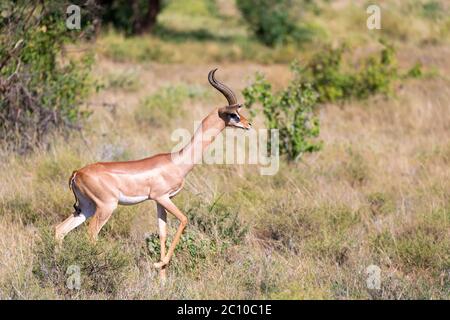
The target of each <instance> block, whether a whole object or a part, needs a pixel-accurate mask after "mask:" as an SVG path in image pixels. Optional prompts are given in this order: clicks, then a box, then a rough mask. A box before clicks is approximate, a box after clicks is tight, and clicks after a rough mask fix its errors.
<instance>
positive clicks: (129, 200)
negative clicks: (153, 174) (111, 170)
mask: <svg viewBox="0 0 450 320" xmlns="http://www.w3.org/2000/svg"><path fill="white" fill-rule="evenodd" d="M148 199H149V198H148V196H126V195H124V194H122V192H120V193H119V204H122V205H132V204H137V203H140V202H143V201H145V200H148Z"/></svg>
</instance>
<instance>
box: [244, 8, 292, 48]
mask: <svg viewBox="0 0 450 320" xmlns="http://www.w3.org/2000/svg"><path fill="white" fill-rule="evenodd" d="M291 5H292V1H291V0H282V1H278V0H238V1H237V6H238V8H239V10H240V11H241V13H242V16H243V18H244V19H245V21H246V22H247V23H248V24H249V27H250V29H251V31H252V32H253V33H254V34H255V36H256V37H257V38H258V39H259V40H260V41H261V42H262V43H264V44H266V45H268V46H274V45H277V44H281V43H284V42H286V41H288V40H289V39H296V38H298V37H299V34H300V29H299V28H298V27H297V26H296V24H295V20H294V18H293V16H292V14H291V12H292V10H291Z"/></svg>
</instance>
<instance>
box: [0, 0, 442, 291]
mask: <svg viewBox="0 0 450 320" xmlns="http://www.w3.org/2000/svg"><path fill="white" fill-rule="evenodd" d="M428 2H429V1H428ZM428 2H427V1H421V2H417V3H418V4H417V5H415V6H413V7H412V8H409V7H408V8H403V7H402V8H398V7H396V6H394V7H392V8H393V9H392V10H395V11H397V13H395V14H398V17H399V18H400V19H401V20H402V21H403V22H401V21H400V22H398V23H407V21H410V18H409V16H404V15H401V14H400V13H401V10H412V11H408V12H410V13H411V12H412V14H414V18H416V16H417V21H418V22H417V21H416V20H415V19H414V21H413V24H414V25H413V29H412V30H417V29H419V30H422V31H421V32H419V33H417V34H415V33H412V32H410V31H407V30H406V31H405V32H406V36H404V35H402V34H401V33H400V34H395V33H393V34H392V35H389V32H390V31H387V30H386V32H387V34H386V36H387V37H391V40H392V41H393V42H394V43H395V45H396V47H397V55H398V56H397V58H398V61H399V64H400V67H402V68H404V69H407V68H409V67H411V66H413V65H414V64H415V62H416V61H421V62H422V63H423V65H424V68H436V69H438V70H440V71H439V73H438V74H435V75H433V76H429V77H418V78H414V79H402V81H401V82H400V84H399V85H397V86H395V88H394V90H395V94H394V95H393V96H390V97H381V96H376V97H372V98H369V99H368V100H365V101H358V100H352V101H348V102H344V103H342V104H339V105H336V104H332V103H329V104H326V105H323V106H321V107H320V110H319V117H320V122H321V136H320V138H321V140H323V142H324V145H323V150H321V151H320V152H319V153H316V154H312V155H306V156H305V157H304V158H303V159H302V161H300V162H299V163H286V162H281V164H280V171H279V172H278V173H277V174H276V175H275V176H261V175H260V174H259V171H258V168H257V167H255V166H252V165H239V166H238V165H236V166H212V165H204V166H198V167H196V168H195V169H194V171H193V172H192V173H191V174H190V175H189V176H188V179H187V183H186V187H185V190H184V191H183V192H181V193H180V194H179V195H178V196H177V197H176V198H175V200H174V201H175V202H176V204H177V205H178V207H179V208H180V209H181V210H182V211H183V212H186V213H187V214H188V216H189V220H190V223H189V224H188V227H187V231H186V233H185V234H184V236H183V238H182V242H181V245H180V247H179V248H178V249H177V252H176V254H175V257H174V260H173V262H172V264H171V265H170V268H169V269H168V270H169V278H168V281H167V283H166V284H165V285H164V287H161V285H160V282H159V277H158V272H157V270H155V269H154V268H153V263H154V262H155V261H156V260H157V259H158V255H159V245H158V242H159V241H158V239H157V237H156V233H157V220H156V209H155V206H154V204H153V203H150V202H146V203H142V204H140V205H137V206H132V207H119V208H118V210H117V211H116V212H115V213H114V215H113V217H112V218H111V220H110V221H109V222H108V223H107V224H106V226H105V227H104V228H103V230H102V231H101V233H100V242H99V243H98V244H97V245H92V244H90V243H89V242H88V241H87V239H86V227H87V225H83V226H81V227H80V228H79V229H78V230H76V231H74V232H73V233H70V234H69V235H68V236H67V238H66V240H67V241H66V242H65V243H64V246H63V248H62V249H61V250H60V251H59V252H58V251H55V250H54V245H53V240H52V238H51V236H50V234H49V233H48V230H50V228H51V227H52V226H53V225H54V224H56V223H57V222H60V221H61V220H62V219H64V218H66V217H67V216H68V215H69V214H70V213H71V212H72V205H73V195H72V193H71V192H70V191H69V189H68V186H67V180H68V177H69V176H70V173H71V172H72V170H74V169H76V168H78V167H80V166H82V165H84V164H87V163H91V162H95V161H105V160H106V161H110V160H127V159H136V158H141V157H144V156H148V155H151V154H155V153H157V152H163V151H168V150H170V149H171V148H172V147H173V145H174V142H173V141H171V140H170V138H171V133H172V130H173V129H174V128H186V129H188V130H190V131H191V132H192V130H193V128H192V124H193V122H194V120H200V119H202V117H203V116H204V115H206V114H207V113H208V112H209V111H210V110H211V109H212V108H214V107H217V106H222V105H223V103H224V100H223V98H222V97H221V96H220V95H218V94H217V93H216V92H215V91H214V90H213V89H212V88H210V86H209V85H208V84H207V80H206V75H207V73H208V71H209V70H210V69H211V68H212V66H213V65H214V66H220V70H219V72H218V78H219V79H220V80H223V81H224V83H226V84H227V85H229V86H230V87H232V88H233V89H235V90H236V92H240V90H242V89H243V88H244V87H245V86H247V85H248V84H249V81H250V79H251V76H252V75H253V74H254V72H255V71H261V72H263V73H264V74H266V75H267V78H268V80H269V81H270V82H271V83H272V84H273V86H274V88H277V89H278V88H282V87H283V86H285V85H286V84H287V83H288V82H289V79H290V78H289V77H290V72H289V66H288V64H287V63H286V64H285V63H284V62H290V60H291V58H293V57H300V58H302V59H308V57H310V56H311V55H312V54H313V52H314V50H317V49H315V48H313V45H312V44H311V45H308V44H305V45H304V46H303V47H302V49H299V47H298V46H292V47H283V48H275V49H268V48H265V47H263V46H262V45H260V44H258V43H256V42H255V41H254V40H253V39H252V38H248V35H247V33H246V32H247V31H246V29H245V27H244V26H243V25H240V24H239V18H238V17H237V16H235V15H232V16H231V18H230V19H228V20H227V19H226V17H228V16H225V15H222V14H221V8H220V6H219V7H218V8H217V13H215V14H208V15H206V16H205V13H204V12H205V11H203V10H206V9H204V8H206V7H202V8H201V9H195V8H193V9H192V10H194V9H195V10H196V12H197V13H195V15H194V16H193V17H195V18H192V19H191V20H192V22H190V24H189V26H188V27H187V28H186V30H187V31H189V32H198V30H199V29H200V28H201V27H202V26H203V25H204V24H203V23H210V24H211V26H214V24H215V23H216V24H218V23H220V22H221V21H225V20H227V21H225V22H224V23H226V24H225V26H226V27H224V28H221V29H220V30H218V29H217V25H216V27H215V28H216V29H217V30H218V32H217V34H214V36H213V37H212V38H211V37H210V35H206V34H203V35H201V34H198V33H193V34H192V37H190V38H188V39H187V40H183V37H182V36H179V37H178V38H176V35H175V39H173V38H172V39H170V38H171V37H172V36H170V37H169V36H168V35H167V32H168V31H167V30H169V31H170V32H172V35H173V34H174V33H173V31H174V30H175V31H177V32H179V31H180V30H179V29H178V30H177V28H180V26H182V25H183V24H184V23H185V22H186V20H187V19H186V15H185V14H183V12H184V11H183V10H185V9H184V8H179V7H178V8H177V7H175V8H174V7H172V8H170V7H169V8H167V9H166V10H167V11H165V13H164V15H163V16H161V25H162V26H164V27H165V28H166V30H165V32H166V35H167V36H166V37H164V36H162V35H156V36H145V37H142V38H123V37H121V36H119V35H117V34H114V33H109V34H105V35H102V36H101V38H100V40H99V46H98V50H99V52H100V56H99V57H98V61H97V63H96V69H95V74H97V75H99V77H100V79H103V81H104V83H105V85H104V89H103V90H101V91H100V92H99V93H97V94H95V95H93V96H92V97H91V98H90V100H89V103H88V104H89V106H90V108H91V109H92V111H93V114H92V116H91V118H90V119H89V120H88V122H87V123H86V124H85V126H84V128H83V130H82V134H80V132H73V133H72V134H71V135H70V136H68V137H63V136H58V135H55V136H54V137H52V139H51V141H52V143H51V145H50V146H49V147H48V148H46V149H43V148H42V149H39V148H37V149H36V151H35V152H34V153H31V154H29V155H26V156H19V155H16V154H12V153H9V152H8V151H7V150H2V151H1V152H0V157H1V161H0V181H1V183H0V265H1V266H2V267H1V268H0V298H2V299H33V298H39V299H45V298H47V299H57V298H60V299H96V298H100V299H187V298H191V299H206V298H209V299H213V298H217V299H221V298H224V299H246V298H248V299H267V298H273V299H448V298H450V296H449V290H450V277H449V276H448V271H449V268H450V257H449V252H450V243H449V240H448V239H450V237H449V230H450V229H449V219H450V192H449V191H450V183H449V181H450V170H449V168H450V167H449V164H450V143H449V142H448V137H449V135H450V132H449V130H450V128H449V126H448V119H447V118H446V117H445V116H443V115H446V114H448V101H449V98H450V91H449V89H448V88H449V86H448V84H449V82H448V81H449V79H448V78H446V77H445V74H448V73H449V72H450V67H449V66H450V61H449V55H448V54H447V53H448V39H447V38H446V37H445V36H443V35H442V34H441V31H440V30H442V28H443V26H444V21H445V19H446V18H445V17H439V16H438V17H435V18H434V16H433V15H434V14H435V13H433V12H434V11H433V10H434V9H430V8H428V9H424V10H425V12H426V13H424V14H422V13H421V12H422V11H421V10H422V9H420V8H421V5H426V3H428ZM419 4H420V5H419ZM442 4H443V2H442ZM178 5H179V4H177V6H178ZM391 5H392V4H391V2H389V6H391ZM360 9H361V8H360V7H356V6H354V5H351V7H344V8H341V9H339V8H335V7H333V6H331V7H321V11H319V14H317V15H316V14H311V15H308V19H311V23H314V24H316V25H319V26H320V27H321V28H322V29H324V30H325V31H326V33H327V34H328V37H330V39H333V41H341V40H342V39H347V40H348V41H349V42H350V45H351V46H352V47H354V48H356V49H357V50H356V54H355V57H354V59H355V61H357V60H358V58H360V56H364V55H365V54H367V53H370V52H372V50H373V48H374V47H375V43H376V41H377V38H378V35H374V34H372V33H368V31H367V30H366V29H364V28H361V27H359V21H362V22H363V23H365V19H364V17H365V10H363V9H361V10H360ZM207 10H211V9H207ZM359 10H360V11H361V12H360V11H359ZM430 10H431V11H430ZM207 12H210V11H207ZM333 13H334V14H333ZM332 14H333V15H332ZM393 14H394V13H393ZM330 16H332V17H333V19H330V18H329V17H330ZM169 17H175V18H174V19H169ZM352 17H353V18H352ZM431 17H433V18H431ZM350 18H352V19H350ZM222 19H224V20H222ZM404 19H406V20H404ZM387 20H389V17H388V18H387ZM169 21H170V22H169ZM405 21H406V22H405ZM387 23H388V24H387V25H386V27H387V26H389V21H387ZM432 26H439V28H437V29H433V28H434V27H432ZM216 29H214V28H212V29H211V30H216ZM196 30H197V31H196ZM163 31H164V30H163ZM187 31H186V32H187ZM399 32H402V31H401V30H400V31H399ZM331 35H333V37H332V38H331ZM202 37H203V38H202ZM433 37H435V38H436V40H437V41H428V40H429V39H431V38H433ZM199 38H200V39H199ZM239 39H242V40H239ZM326 39H327V37H326V36H325V37H324V38H321V41H326ZM244 40H245V41H244ZM114 46H117V47H116V48H114ZM158 46H159V49H155V48H157V47H158ZM145 48H147V49H145ZM151 48H153V49H151ZM242 48H248V51H246V50H243V49H242ZM241 49H242V51H239V50H241ZM114 50H115V51H114ZM146 50H150V51H148V52H147V53H148V55H147V53H146ZM151 50H156V51H154V52H153V53H152V51H151ZM158 50H160V51H158ZM233 50H235V52H237V53H233V52H234V51H233ZM252 50H253V51H252ZM155 52H156V53H155ZM166 53H167V55H166ZM152 54H153V55H154V56H153V57H154V58H150V57H151V56H152ZM278 55H279V56H278ZM164 59H167V60H166V61H165V60H164ZM274 61H276V62H279V63H281V62H283V63H281V64H272V62H274ZM175 62H176V63H175ZM174 63H175V64H174ZM239 97H240V99H242V96H241V95H240V94H239ZM111 106H113V107H111ZM243 112H244V113H245V112H246V111H245V109H244V110H243ZM253 122H254V124H255V126H256V127H257V128H260V127H262V125H261V124H262V119H260V118H256V119H254V121H253ZM176 227H177V222H176V221H175V220H174V219H173V218H172V217H171V216H169V234H170V236H169V242H170V239H171V236H172V235H173V234H174V232H175V230H176ZM70 265H77V266H79V267H80V271H81V279H82V282H81V289H80V290H69V289H68V288H67V286H66V283H65V282H66V280H67V277H68V275H67V269H68V268H69V266H70ZM370 265H377V266H379V267H380V268H381V277H382V278H381V284H382V286H381V290H375V291H374V290H371V289H368V288H367V286H366V279H367V274H366V268H367V267H368V266H370Z"/></svg>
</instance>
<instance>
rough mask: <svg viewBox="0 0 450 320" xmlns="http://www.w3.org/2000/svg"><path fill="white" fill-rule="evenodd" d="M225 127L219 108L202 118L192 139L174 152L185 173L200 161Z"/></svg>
mask: <svg viewBox="0 0 450 320" xmlns="http://www.w3.org/2000/svg"><path fill="white" fill-rule="evenodd" d="M224 128H225V122H224V121H223V120H222V119H221V118H220V117H219V113H218V111H217V110H214V111H213V112H211V113H210V114H209V115H207V116H206V117H205V118H204V119H203V120H202V122H201V124H200V126H199V127H198V128H197V130H196V131H195V133H194V135H193V136H192V138H191V141H190V142H189V143H188V144H187V145H186V146H184V147H183V148H182V149H181V150H180V151H178V152H177V153H176V154H174V156H175V157H174V159H175V161H176V163H177V164H178V165H179V166H181V168H182V170H183V172H184V174H185V175H186V174H188V173H189V171H191V170H192V168H193V167H194V165H195V164H198V163H200V161H201V160H202V157H203V153H204V152H205V151H206V149H207V148H208V146H209V145H210V144H211V143H212V142H213V141H214V139H215V138H216V137H217V135H219V133H220V132H221V131H222V130H223V129H224Z"/></svg>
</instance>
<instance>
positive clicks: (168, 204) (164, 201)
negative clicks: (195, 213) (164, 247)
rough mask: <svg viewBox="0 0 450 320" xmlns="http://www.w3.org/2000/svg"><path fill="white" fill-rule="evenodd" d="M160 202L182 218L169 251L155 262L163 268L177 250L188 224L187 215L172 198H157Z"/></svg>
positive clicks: (158, 266) (156, 265)
mask: <svg viewBox="0 0 450 320" xmlns="http://www.w3.org/2000/svg"><path fill="white" fill-rule="evenodd" d="M156 202H158V204H160V205H161V206H163V207H164V208H165V209H166V210H167V211H169V212H170V213H172V214H173V215H174V216H175V217H177V219H178V220H180V225H179V226H178V230H177V233H176V234H175V237H174V238H173V241H172V243H171V244H170V248H169V251H168V252H167V254H166V256H165V257H164V258H162V259H161V261H160V262H157V263H155V264H154V266H155V267H156V268H162V267H164V266H165V265H167V264H168V263H169V261H170V259H171V258H172V255H173V252H174V251H175V247H176V246H177V244H178V242H179V241H180V238H181V234H182V233H183V230H184V228H185V227H186V225H187V222H188V220H187V217H186V216H185V215H184V214H183V213H182V212H181V211H180V209H178V208H177V207H176V206H175V204H174V203H173V202H172V200H170V198H169V197H168V196H165V197H162V198H159V199H157V200H156Z"/></svg>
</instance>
